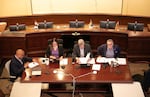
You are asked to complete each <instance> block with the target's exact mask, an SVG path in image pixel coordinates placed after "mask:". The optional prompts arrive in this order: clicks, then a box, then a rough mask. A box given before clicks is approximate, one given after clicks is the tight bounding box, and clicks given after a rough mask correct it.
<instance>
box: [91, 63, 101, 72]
mask: <svg viewBox="0 0 150 97" xmlns="http://www.w3.org/2000/svg"><path fill="white" fill-rule="evenodd" d="M100 69H101V65H100V64H93V66H92V70H94V71H95V70H96V71H100Z"/></svg>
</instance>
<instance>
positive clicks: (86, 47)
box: [72, 44, 93, 58]
mask: <svg viewBox="0 0 150 97" xmlns="http://www.w3.org/2000/svg"><path fill="white" fill-rule="evenodd" d="M89 52H90V53H91V55H90V57H93V55H92V52H91V46H90V45H89V44H85V45H84V57H86V55H87V54H88V53H89ZM72 56H73V58H76V57H80V48H79V45H78V44H75V45H74V48H73V54H72Z"/></svg>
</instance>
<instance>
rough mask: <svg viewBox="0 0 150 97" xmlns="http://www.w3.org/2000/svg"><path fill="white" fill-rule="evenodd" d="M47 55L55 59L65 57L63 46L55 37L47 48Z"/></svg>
mask: <svg viewBox="0 0 150 97" xmlns="http://www.w3.org/2000/svg"><path fill="white" fill-rule="evenodd" d="M46 57H48V58H50V59H54V60H57V59H58V60H59V59H62V58H63V47H62V46H59V45H58V42H57V41H56V39H55V38H54V39H53V41H52V42H51V44H50V45H49V46H48V48H47V50H46Z"/></svg>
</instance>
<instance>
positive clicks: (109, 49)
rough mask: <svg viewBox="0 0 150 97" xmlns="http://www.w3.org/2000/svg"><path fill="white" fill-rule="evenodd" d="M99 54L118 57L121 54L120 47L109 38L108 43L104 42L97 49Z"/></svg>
mask: <svg viewBox="0 0 150 97" xmlns="http://www.w3.org/2000/svg"><path fill="white" fill-rule="evenodd" d="M97 52H98V56H101V57H108V58H117V57H119V55H120V48H119V46H118V45H116V44H114V41H113V40H112V39H108V40H107V41H106V44H102V45H100V46H99V47H98V49H97Z"/></svg>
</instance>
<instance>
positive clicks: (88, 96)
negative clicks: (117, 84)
mask: <svg viewBox="0 0 150 97" xmlns="http://www.w3.org/2000/svg"><path fill="white" fill-rule="evenodd" d="M129 67H130V71H131V74H132V75H134V74H141V75H143V72H144V70H147V69H148V68H149V66H148V64H147V63H130V62H129ZM7 76H8V74H7V72H6V70H5V68H4V69H3V72H2V75H1V77H7ZM11 86H12V84H10V83H9V81H8V80H7V79H0V89H1V90H2V91H3V92H4V94H5V95H6V97H9V94H10V91H11ZM55 95H57V97H71V96H72V94H71V93H55ZM41 97H52V96H50V95H48V94H46V93H43V94H41ZM75 97H104V96H103V95H102V94H98V93H83V94H76V95H75ZM105 97H106V96H105ZM107 97H111V96H107Z"/></svg>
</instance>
